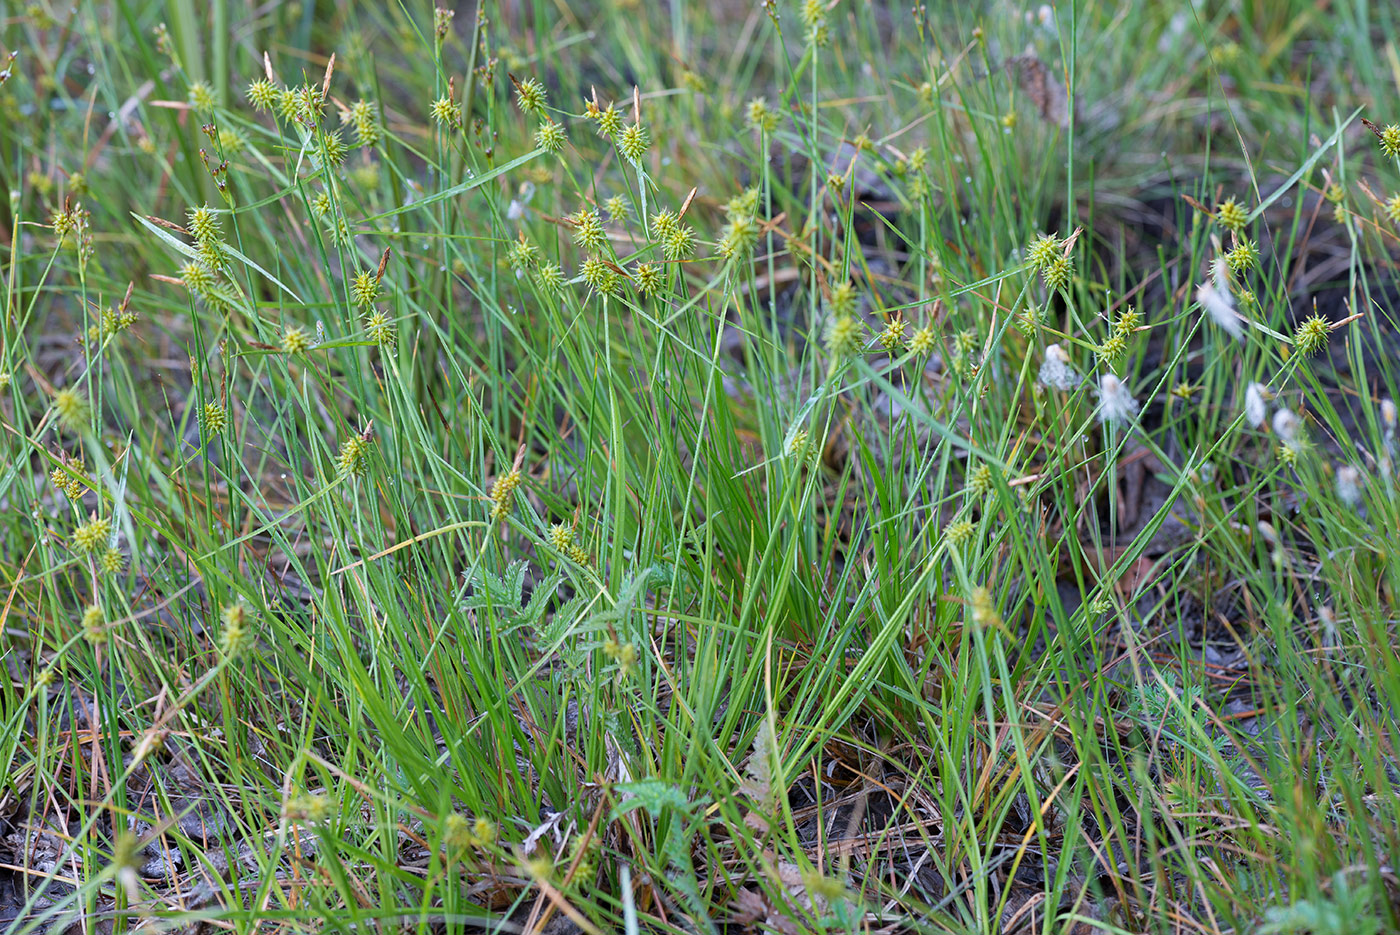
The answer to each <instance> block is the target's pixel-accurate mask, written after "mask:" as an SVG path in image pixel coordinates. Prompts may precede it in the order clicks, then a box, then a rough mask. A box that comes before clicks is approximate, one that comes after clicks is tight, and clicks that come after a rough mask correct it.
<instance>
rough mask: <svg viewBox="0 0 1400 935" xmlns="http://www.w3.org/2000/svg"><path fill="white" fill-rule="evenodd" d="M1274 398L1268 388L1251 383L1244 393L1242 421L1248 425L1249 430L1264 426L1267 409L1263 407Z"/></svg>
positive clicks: (1260, 384)
mask: <svg viewBox="0 0 1400 935" xmlns="http://www.w3.org/2000/svg"><path fill="white" fill-rule="evenodd" d="M1273 398H1274V394H1273V393H1270V392H1269V388H1268V387H1267V386H1265V385H1264V384H1262V383H1251V384H1249V387H1248V388H1247V389H1246V390H1245V391H1244V420H1245V421H1246V422H1248V423H1249V426H1250V428H1256V429H1257V428H1258V427H1259V426H1261V425H1263V424H1264V419H1265V418H1266V417H1267V416H1268V407H1267V406H1266V405H1265V404H1266V403H1267V402H1268V401H1269V400H1271V399H1273Z"/></svg>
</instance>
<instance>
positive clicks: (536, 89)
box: [515, 78, 546, 114]
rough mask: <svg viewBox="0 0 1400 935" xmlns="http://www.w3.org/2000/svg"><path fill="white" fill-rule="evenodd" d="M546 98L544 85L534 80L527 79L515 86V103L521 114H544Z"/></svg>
mask: <svg viewBox="0 0 1400 935" xmlns="http://www.w3.org/2000/svg"><path fill="white" fill-rule="evenodd" d="M545 97H546V96H545V92H544V85H542V84H540V83H539V82H538V81H536V80H535V79H534V78H526V79H525V80H524V81H522V82H520V83H519V84H518V85H516V86H515V103H516V106H518V107H519V108H520V111H521V113H526V114H542V113H543V112H544V105H545Z"/></svg>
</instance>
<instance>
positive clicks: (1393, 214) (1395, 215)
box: [1385, 194, 1400, 225]
mask: <svg viewBox="0 0 1400 935" xmlns="http://www.w3.org/2000/svg"><path fill="white" fill-rule="evenodd" d="M1385 216H1386V218H1387V219H1389V221H1390V223H1392V224H1397V225H1400V194H1396V195H1391V196H1390V199H1389V200H1388V201H1386V203H1385Z"/></svg>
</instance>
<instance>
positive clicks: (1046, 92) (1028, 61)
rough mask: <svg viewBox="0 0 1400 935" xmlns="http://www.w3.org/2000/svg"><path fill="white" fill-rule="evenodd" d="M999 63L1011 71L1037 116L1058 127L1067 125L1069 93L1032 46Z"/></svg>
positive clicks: (1065, 127)
mask: <svg viewBox="0 0 1400 935" xmlns="http://www.w3.org/2000/svg"><path fill="white" fill-rule="evenodd" d="M1003 67H1004V68H1005V69H1006V70H1007V71H1008V72H1011V73H1013V74H1015V76H1016V83H1017V85H1019V86H1020V88H1021V92H1022V93H1023V94H1025V95H1026V96H1027V97H1029V98H1030V99H1031V103H1033V104H1034V105H1035V109H1036V112H1037V113H1039V114H1040V116H1041V119H1043V120H1044V121H1045V122H1047V123H1053V124H1054V125H1055V126H1057V127H1059V128H1060V129H1061V130H1066V129H1068V128H1069V94H1068V93H1067V92H1066V91H1065V86H1064V84H1063V83H1061V81H1060V79H1059V78H1058V77H1056V75H1055V73H1054V72H1053V71H1051V70H1050V66H1048V65H1046V64H1045V63H1044V62H1042V61H1041V60H1040V57H1039V56H1037V55H1036V54H1035V51H1034V50H1032V49H1030V48H1029V47H1028V48H1027V49H1026V51H1025V52H1023V53H1022V54H1020V55H1016V56H1013V57H1012V58H1009V59H1007V60H1006V62H1005V64H1004V65H1003Z"/></svg>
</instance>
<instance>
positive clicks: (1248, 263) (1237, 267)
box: [1225, 240, 1259, 276]
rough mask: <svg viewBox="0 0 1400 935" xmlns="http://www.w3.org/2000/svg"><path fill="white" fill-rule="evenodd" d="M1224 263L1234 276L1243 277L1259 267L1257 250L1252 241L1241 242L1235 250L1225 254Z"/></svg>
mask: <svg viewBox="0 0 1400 935" xmlns="http://www.w3.org/2000/svg"><path fill="white" fill-rule="evenodd" d="M1225 263H1226V264H1227V265H1228V266H1229V267H1230V272H1232V273H1234V274H1235V275H1236V276H1240V275H1243V274H1244V273H1246V272H1248V271H1249V270H1251V269H1253V268H1254V267H1256V266H1258V265H1259V248H1258V247H1256V246H1255V245H1254V241H1252V240H1241V241H1240V242H1239V244H1238V245H1236V247H1235V249H1233V250H1231V251H1230V252H1229V253H1227V254H1225Z"/></svg>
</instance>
